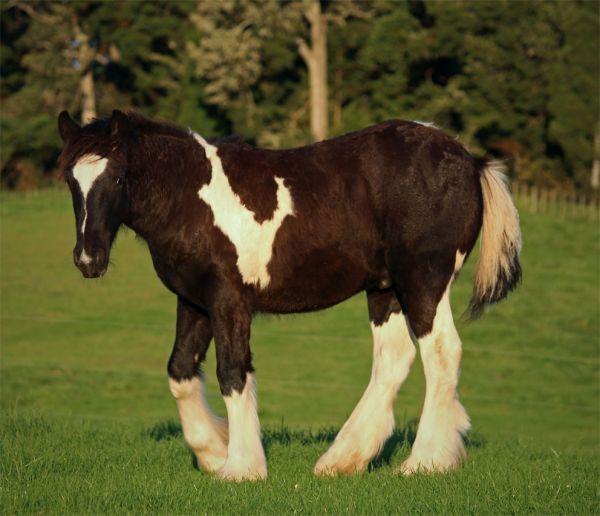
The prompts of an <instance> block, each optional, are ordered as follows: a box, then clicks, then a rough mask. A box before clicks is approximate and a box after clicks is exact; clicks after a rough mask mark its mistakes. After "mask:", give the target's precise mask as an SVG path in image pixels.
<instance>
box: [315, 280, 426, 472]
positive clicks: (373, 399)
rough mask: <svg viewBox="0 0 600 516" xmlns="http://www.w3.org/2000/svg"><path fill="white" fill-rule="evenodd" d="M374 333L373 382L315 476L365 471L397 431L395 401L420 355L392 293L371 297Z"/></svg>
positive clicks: (319, 463) (370, 305) (385, 292)
mask: <svg viewBox="0 0 600 516" xmlns="http://www.w3.org/2000/svg"><path fill="white" fill-rule="evenodd" d="M367 300H368V304H369V318H370V320H371V330H372V333H373V366H372V371H371V380H370V382H369V385H368V386H367V389H366V391H365V392H364V394H363V396H362V398H361V399H360V401H359V402H358V404H357V406H356V408H355V409H354V411H353V412H352V414H351V415H350V418H349V419H348V421H346V423H345V424H344V426H343V427H342V429H341V430H340V432H339V433H338V435H337V437H336V438H335V441H334V442H333V444H332V445H331V447H330V448H329V450H327V452H326V453H325V454H324V455H323V456H321V458H320V459H319V460H318V462H317V464H316V466H315V470H314V471H315V474H317V475H336V474H350V473H355V472H359V471H363V470H364V469H366V467H367V466H368V464H369V462H370V461H371V460H372V459H373V458H374V457H375V456H376V455H377V454H378V453H379V452H380V450H381V449H382V447H383V445H384V444H385V441H386V440H387V439H388V437H389V436H390V435H391V434H392V432H393V430H394V408H393V404H394V400H395V399H396V394H397V392H398V389H399V388H400V386H401V385H402V383H403V382H404V380H405V379H406V376H407V375H408V372H409V370H410V367H411V365H412V363H413V360H414V358H415V354H416V350H415V346H414V344H413V343H412V340H411V336H410V334H409V330H408V326H407V324H406V320H405V317H404V314H403V313H402V310H401V308H400V304H399V303H398V301H397V299H396V295H395V294H394V292H393V291H392V290H387V291H376V292H372V293H368V294H367Z"/></svg>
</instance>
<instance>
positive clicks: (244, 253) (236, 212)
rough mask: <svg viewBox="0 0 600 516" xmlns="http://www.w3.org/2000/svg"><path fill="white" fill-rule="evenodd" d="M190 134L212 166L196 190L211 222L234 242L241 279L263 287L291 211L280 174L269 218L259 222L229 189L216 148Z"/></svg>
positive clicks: (287, 194) (287, 192) (289, 196)
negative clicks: (209, 212) (206, 180)
mask: <svg viewBox="0 0 600 516" xmlns="http://www.w3.org/2000/svg"><path fill="white" fill-rule="evenodd" d="M194 137H195V138H196V141H198V143H199V144H200V145H202V147H203V148H204V151H205V153H206V157H207V158H208V160H209V161H210V164H211V167H212V175H211V179H210V183H208V184H207V185H204V186H203V187H202V188H201V189H200V190H199V191H198V196H199V197H200V199H202V200H203V201H204V202H205V203H206V204H208V205H209V206H210V208H211V210H212V212H213V216H214V219H215V225H216V226H217V227H218V228H219V229H220V230H221V231H223V233H224V234H225V235H226V236H227V237H228V238H229V240H231V242H232V243H233V245H234V246H235V249H236V252H237V255H238V260H237V267H238V270H239V271H240V274H241V276H242V279H243V281H244V283H247V284H249V285H251V284H253V285H257V286H258V287H259V288H265V287H266V286H267V285H268V284H269V282H270V281H271V277H270V275H269V272H268V271H267V265H268V264H269V262H270V261H271V255H272V253H273V242H274V241H275V235H276V234H277V230H278V229H279V228H280V227H281V224H282V223H283V220H284V219H285V218H286V217H287V216H288V215H293V214H294V206H293V202H292V196H291V194H290V191H289V190H288V188H287V187H286V186H285V184H284V182H283V179H282V178H280V177H276V178H275V181H276V182H277V208H276V210H275V212H274V213H273V217H272V218H271V219H270V220H265V221H264V222H262V223H261V224H259V223H258V222H256V220H255V219H254V213H253V212H252V211H250V210H249V209H248V208H246V206H244V204H243V203H242V200H241V199H240V198H239V196H238V195H236V193H235V192H234V191H233V190H232V189H231V185H230V184H229V179H228V178H227V176H226V175H225V172H224V170H223V163H222V162H221V158H219V155H218V149H217V148H216V147H215V146H214V145H210V144H209V143H208V142H207V141H206V140H204V138H202V137H201V136H200V135H198V134H195V133H194Z"/></svg>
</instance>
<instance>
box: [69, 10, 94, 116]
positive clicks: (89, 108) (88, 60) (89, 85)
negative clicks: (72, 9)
mask: <svg viewBox="0 0 600 516" xmlns="http://www.w3.org/2000/svg"><path fill="white" fill-rule="evenodd" d="M71 23H72V26H73V34H74V36H75V40H76V41H77V43H78V46H77V60H78V61H79V66H80V67H81V70H82V74H81V76H80V78H79V91H81V123H82V124H87V123H89V122H91V121H92V119H93V118H96V92H95V89H94V74H93V72H92V63H93V61H94V58H95V56H96V51H95V49H93V48H92V47H91V46H90V38H89V37H88V35H87V34H85V33H84V32H83V31H82V30H81V27H80V26H79V20H78V19H77V16H76V15H75V14H73V15H72V18H71Z"/></svg>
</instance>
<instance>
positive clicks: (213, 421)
mask: <svg viewBox="0 0 600 516" xmlns="http://www.w3.org/2000/svg"><path fill="white" fill-rule="evenodd" d="M169 387H170V389H171V393H172V394H173V397H174V398H175V401H176V403H177V409H178V411H179V418H180V419H181V426H182V428H183V436H184V438H185V441H186V443H187V444H188V446H189V447H190V448H191V449H192V451H193V452H194V454H195V455H196V458H197V459H198V464H199V465H200V466H201V467H202V469H204V470H206V471H216V470H218V469H219V468H220V467H221V466H223V464H225V460H226V459H227V421H225V420H224V419H221V418H220V417H217V416H215V415H214V414H213V413H212V411H211V410H210V407H209V406H208V404H207V403H206V399H205V396H204V382H203V381H202V380H201V379H200V378H197V377H194V378H192V379H191V380H183V381H181V382H177V381H175V380H173V379H172V378H169Z"/></svg>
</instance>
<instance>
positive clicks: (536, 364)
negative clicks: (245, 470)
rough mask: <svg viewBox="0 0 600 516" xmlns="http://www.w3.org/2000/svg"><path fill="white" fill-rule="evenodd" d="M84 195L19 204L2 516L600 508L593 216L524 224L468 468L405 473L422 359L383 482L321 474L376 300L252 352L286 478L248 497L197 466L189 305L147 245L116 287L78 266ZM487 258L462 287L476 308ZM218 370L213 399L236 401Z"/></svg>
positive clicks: (266, 327) (477, 352)
mask: <svg viewBox="0 0 600 516" xmlns="http://www.w3.org/2000/svg"><path fill="white" fill-rule="evenodd" d="M72 218H73V216H72V213H71V208H70V201H69V199H68V197H67V195H66V193H65V192H62V191H48V192H44V193H38V194H35V195H14V194H13V195H9V194H5V195H4V196H3V197H2V235H1V238H2V241H1V277H0V286H1V292H2V298H1V303H2V305H1V325H2V326H1V382H2V383H1V386H2V391H1V393H2V396H1V398H2V399H1V405H2V412H1V414H2V417H1V420H0V435H1V437H0V467H1V470H0V507H1V510H2V512H3V513H17V512H44V513H45V512H54V513H57V512H58V513H65V512H68V513H81V512H94V513H97V512H125V511H127V512H163V513H166V512H169V513H188V512H192V511H194V512H201V513H234V512H235V513H241V514H243V513H248V512H258V513H265V512H267V513H288V512H301V513H341V512H356V513H382V512H400V513H403V512H446V513H447V512H450V513H482V512H483V513H515V512H519V513H522V512H535V513H578V514H584V513H597V512H598V511H599V510H600V507H599V503H598V500H599V498H598V487H599V482H598V480H599V461H598V451H599V443H600V441H599V439H600V433H599V415H600V414H599V408H600V404H599V401H600V399H599V392H598V387H599V377H598V371H599V369H598V365H599V362H598V358H599V357H598V344H599V335H600V331H599V320H600V313H599V286H600V277H599V261H598V257H599V238H598V237H599V234H598V225H597V224H594V223H592V222H587V221H562V220H559V219H557V218H555V217H553V216H543V215H536V216H532V215H528V214H523V216H522V218H523V220H522V228H523V233H524V241H525V245H524V251H523V266H524V275H525V280H524V283H523V285H522V287H521V289H520V290H519V291H518V292H517V293H516V294H515V295H513V296H512V297H511V299H510V300H509V301H508V302H505V303H503V304H502V305H500V306H498V307H495V308H494V309H492V310H491V311H490V313H488V314H487V315H486V316H485V317H484V318H483V319H482V320H481V321H479V322H477V323H474V324H471V325H463V324H460V325H459V331H460V333H461V335H462V338H463V344H464V360H463V368H462V376H461V386H460V393H461V398H462V400H463V402H464V404H465V406H466V407H467V410H468V411H469V414H470V416H471V418H472V423H473V432H472V434H471V436H470V439H469V445H468V450H469V458H468V460H467V461H466V463H465V465H464V467H463V468H462V469H460V470H459V471H457V472H454V473H451V474H447V475H418V476H415V477H412V478H403V477H398V476H395V475H394V474H393V468H394V467H395V466H397V465H399V464H400V462H401V460H402V458H403V457H404V456H406V455H407V453H408V450H409V446H410V441H411V439H412V437H413V436H414V428H415V425H416V420H417V418H418V416H419V410H420V406H421V402H422V396H423V387H424V384H423V374H422V369H421V365H420V363H418V362H417V363H415V366H414V367H413V370H412V372H411V375H410V377H409V379H408V381H407V382H406V384H405V385H404V387H403V389H402V390H401V393H400V395H399V397H398V401H397V404H396V413H397V421H398V431H397V433H396V434H395V435H394V438H393V439H392V442H391V443H390V445H389V446H388V447H386V450H385V451H384V456H383V457H382V458H381V459H380V460H378V461H377V462H376V463H375V464H374V465H373V466H372V468H371V470H370V471H369V472H368V473H365V474H363V475H358V476H354V477H350V478H337V479H328V480H323V479H317V478H314V477H313V476H312V474H311V471H312V466H313V465H314V462H315V461H316V459H317V458H318V456H319V454H320V453H322V452H323V451H324V450H325V449H326V448H327V446H328V443H329V442H330V441H331V439H333V436H334V435H335V430H337V429H339V427H340V426H341V425H342V424H343V422H344V420H345V418H346V417H347V416H348V414H349V413H350V412H351V411H352V408H353V406H354V405H355V403H356V402H357V401H358V399H359V398H360V396H361V394H362V391H363V389H364V388H365V386H366V384H367V382H368V378H369V374H370V367H371V357H370V355H371V342H370V331H369V325H368V320H367V316H366V307H365V304H366V303H365V300H364V296H357V297H356V298H353V299H351V300H349V301H348V302H346V303H344V304H343V305H341V306H339V307H336V308H334V309H331V310H327V311H325V312H320V313H316V314H311V315H302V316H291V317H290V316H287V317H280V318H279V317H270V316H264V317H260V318H258V319H257V320H256V321H255V323H254V326H253V337H252V341H253V342H252V347H253V352H254V357H255V366H256V369H257V380H258V384H259V403H260V416H261V421H262V423H263V425H264V427H265V432H264V434H265V435H264V440H265V446H266V449H267V454H268V458H269V479H268V480H267V481H266V482H263V483H258V484H241V485H230V484H223V483H220V482H217V481H215V480H213V479H212V478H211V477H210V476H208V475H206V474H203V473H201V472H199V471H197V470H196V469H194V467H193V465H192V459H191V456H190V454H189V453H188V452H187V450H186V449H185V447H184V444H183V440H182V437H181V431H180V428H179V425H178V423H177V414H176V409H175V404H174V402H173V401H172V399H171V397H170V394H169V392H168V387H167V381H166V360H167V358H168V355H169V353H170V347H171V342H172V339H173V334H174V322H175V318H174V311H175V299H174V298H173V296H172V295H171V294H169V293H168V292H167V291H166V290H165V289H164V288H163V287H162V285H161V284H160V283H159V281H158V279H157V278H156V277H155V275H154V273H153V271H152V268H151V263H150V259H149V255H148V253H147V251H146V249H145V248H144V245H143V244H140V243H139V242H136V241H135V239H134V238H133V235H132V234H131V233H126V234H122V235H121V236H120V237H119V240H118V242H117V244H116V247H115V249H114V251H113V255H112V259H113V262H114V263H113V267H112V270H111V271H110V272H109V274H108V275H107V277H106V278H104V279H102V280H99V281H84V280H83V279H82V278H81V276H80V274H79V272H78V271H77V270H76V269H75V268H74V267H73V265H72V261H71V249H72V246H73V239H74V222H73V220H72ZM472 267H473V260H470V261H469V263H468V266H467V267H466V270H465V271H463V273H462V274H461V277H460V279H459V281H458V284H457V285H456V287H455V289H454V296H453V304H454V306H455V313H456V315H457V316H458V315H460V313H461V312H462V311H463V310H464V308H465V306H466V302H467V299H468V295H469V292H470V288H471V285H470V276H471V271H472ZM214 369H215V362H214V353H210V357H209V360H208V363H207V366H206V370H207V372H208V381H209V386H210V392H209V398H210V400H211V402H212V403H213V406H214V407H215V409H216V410H217V411H218V412H221V413H223V412H224V407H223V403H222V401H221V399H220V396H219V393H218V387H217V386H216V381H215V376H214Z"/></svg>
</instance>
